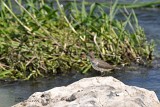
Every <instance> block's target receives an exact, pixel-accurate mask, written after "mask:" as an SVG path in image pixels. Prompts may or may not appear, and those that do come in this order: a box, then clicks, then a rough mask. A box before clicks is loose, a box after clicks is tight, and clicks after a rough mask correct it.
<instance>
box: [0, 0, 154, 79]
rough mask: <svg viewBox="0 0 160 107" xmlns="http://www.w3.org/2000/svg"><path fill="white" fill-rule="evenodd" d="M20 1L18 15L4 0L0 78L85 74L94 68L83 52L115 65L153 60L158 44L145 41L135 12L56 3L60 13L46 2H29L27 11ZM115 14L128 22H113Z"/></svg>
mask: <svg viewBox="0 0 160 107" xmlns="http://www.w3.org/2000/svg"><path fill="white" fill-rule="evenodd" d="M21 2H22V1H20V0H18V1H17V0H16V6H18V8H19V12H18V13H17V12H14V10H12V8H13V5H12V3H11V2H10V0H9V1H8V2H4V0H1V11H0V22H1V23H0V78H1V79H5V78H10V79H30V78H37V77H39V76H42V77H44V76H48V75H56V74H59V73H67V72H70V71H72V70H76V71H79V72H83V73H86V72H88V71H89V70H90V68H91V66H90V63H89V62H88V60H87V59H86V58H85V57H84V53H85V54H88V52H90V51H94V52H95V53H96V56H97V57H101V58H102V59H103V60H105V61H107V62H109V63H112V64H115V65H121V64H123V65H130V63H132V62H134V63H136V61H137V58H140V59H141V62H143V61H145V63H147V62H148V61H150V60H151V59H152V51H153V48H154V44H153V42H151V43H149V42H148V41H146V37H145V33H144V31H143V29H142V28H141V27H140V26H139V24H138V20H137V18H136V15H135V13H134V11H133V10H132V11H130V12H127V13H128V14H125V12H123V9H120V8H118V7H117V2H115V3H114V4H113V5H111V6H110V7H109V8H104V7H103V6H102V5H101V4H99V3H93V4H91V5H90V6H89V7H88V6H86V4H85V1H83V2H82V3H81V5H79V4H77V3H76V1H75V2H71V3H69V4H67V5H65V6H62V5H61V4H60V3H59V1H58V0H56V2H57V3H56V4H57V8H55V7H53V5H54V3H53V2H51V3H48V4H47V3H46V2H45V1H43V0H41V1H36V0H30V1H26V3H25V7H24V6H23V5H22V4H21ZM16 6H15V7H16ZM106 9H110V11H109V13H107V12H105V10H106ZM124 10H125V11H126V9H124ZM117 12H122V13H123V15H124V17H125V20H117V19H115V15H116V13H117ZM133 23H134V24H133ZM128 28H129V29H130V30H131V31H129V30H128ZM137 63H138V62H137Z"/></svg>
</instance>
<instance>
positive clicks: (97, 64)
mask: <svg viewBox="0 0 160 107" xmlns="http://www.w3.org/2000/svg"><path fill="white" fill-rule="evenodd" d="M88 59H89V60H90V62H91V64H92V67H93V68H94V69H95V70H97V71H100V72H101V75H104V73H105V72H109V71H111V70H113V69H120V68H118V67H115V66H113V65H110V64H108V63H107V62H105V61H103V60H100V59H97V58H95V57H94V54H93V52H91V53H89V55H88Z"/></svg>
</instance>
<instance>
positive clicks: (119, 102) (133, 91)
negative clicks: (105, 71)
mask: <svg viewBox="0 0 160 107" xmlns="http://www.w3.org/2000/svg"><path fill="white" fill-rule="evenodd" d="M12 107H160V103H159V100H158V98H157V96H156V94H155V92H153V91H149V90H146V89H144V88H139V87H136V86H128V85H125V84H124V83H122V82H121V81H119V80H117V79H115V78H113V77H92V78H84V79H81V80H79V81H77V82H74V83H72V84H70V85H68V86H62V87H56V88H53V89H51V90H48V91H44V92H36V93H34V94H33V95H31V96H30V97H29V98H28V99H27V100H25V101H23V102H20V103H18V104H16V105H14V106H12Z"/></svg>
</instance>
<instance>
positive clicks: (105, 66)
mask: <svg viewBox="0 0 160 107" xmlns="http://www.w3.org/2000/svg"><path fill="white" fill-rule="evenodd" d="M97 62H98V63H97ZM93 63H94V64H95V65H96V66H97V67H99V68H103V69H114V66H112V65H110V64H108V63H107V62H105V61H103V60H99V59H94V62H93Z"/></svg>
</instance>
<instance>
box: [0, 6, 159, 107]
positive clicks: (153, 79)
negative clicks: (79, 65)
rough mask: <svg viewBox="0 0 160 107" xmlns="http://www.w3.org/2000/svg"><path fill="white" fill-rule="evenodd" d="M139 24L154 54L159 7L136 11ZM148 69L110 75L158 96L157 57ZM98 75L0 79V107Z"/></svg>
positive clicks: (7, 106) (157, 42)
mask: <svg viewBox="0 0 160 107" xmlns="http://www.w3.org/2000/svg"><path fill="white" fill-rule="evenodd" d="M136 14H137V15H138V19H139V23H140V25H141V26H142V27H143V28H144V30H145V32H146V35H147V38H148V40H150V39H154V40H155V42H156V44H157V46H156V52H155V54H156V55H158V54H159V52H160V47H159V46H160V9H139V10H136ZM153 63H154V64H153V65H154V66H153V67H150V68H145V67H140V68H137V69H136V70H131V69H128V70H125V71H122V72H116V73H113V74H110V75H111V76H113V77H115V78H117V79H119V80H121V81H122V82H124V83H125V84H127V85H134V86H139V87H143V88H146V89H149V90H153V91H155V92H156V94H157V96H158V98H159V99H160V59H156V60H155V61H154V62H153ZM96 75H99V74H96V73H94V72H93V74H88V75H85V76H84V75H82V74H74V73H73V74H70V75H69V76H57V77H55V78H44V79H39V80H36V81H26V82H12V83H9V82H7V83H6V82H5V83H4V82H1V83H0V107H9V106H11V105H13V104H15V103H18V102H20V101H23V100H25V99H27V98H28V97H29V96H30V95H31V94H33V93H34V92H37V91H45V90H48V89H51V88H53V87H57V86H62V85H68V84H70V83H73V82H75V81H77V80H79V79H81V78H84V77H93V76H96Z"/></svg>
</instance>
